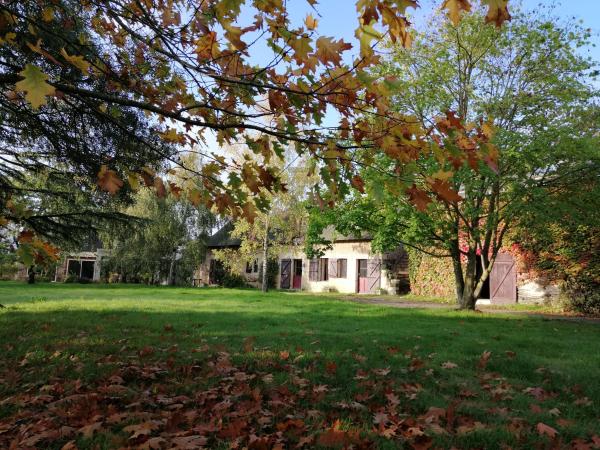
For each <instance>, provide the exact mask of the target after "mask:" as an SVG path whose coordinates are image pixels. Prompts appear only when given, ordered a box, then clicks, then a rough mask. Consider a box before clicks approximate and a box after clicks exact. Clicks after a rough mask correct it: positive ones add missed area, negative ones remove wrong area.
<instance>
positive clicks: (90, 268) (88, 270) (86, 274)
mask: <svg viewBox="0 0 600 450" xmlns="http://www.w3.org/2000/svg"><path fill="white" fill-rule="evenodd" d="M80 278H81V279H83V280H93V279H94V261H81V277H80Z"/></svg>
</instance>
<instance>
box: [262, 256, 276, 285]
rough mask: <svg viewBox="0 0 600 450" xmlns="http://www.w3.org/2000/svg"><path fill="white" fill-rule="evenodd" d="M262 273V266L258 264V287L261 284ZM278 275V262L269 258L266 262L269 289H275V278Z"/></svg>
mask: <svg viewBox="0 0 600 450" xmlns="http://www.w3.org/2000/svg"><path fill="white" fill-rule="evenodd" d="M262 271H263V265H262V264H260V267H259V269H258V281H259V285H260V284H262ZM278 275H279V261H278V260H277V259H273V258H270V259H268V260H267V286H268V287H269V289H275V288H276V287H277V276H278Z"/></svg>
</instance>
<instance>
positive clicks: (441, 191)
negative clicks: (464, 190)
mask: <svg viewBox="0 0 600 450" xmlns="http://www.w3.org/2000/svg"><path fill="white" fill-rule="evenodd" d="M428 182H429V185H430V186H431V189H432V190H433V191H434V192H435V194H436V195H437V196H438V197H439V198H441V199H442V200H445V201H447V202H448V203H457V202H460V201H461V200H462V199H463V198H462V197H461V196H460V194H459V193H458V192H456V191H455V190H454V189H452V187H451V185H450V183H448V182H447V181H442V180H438V179H428Z"/></svg>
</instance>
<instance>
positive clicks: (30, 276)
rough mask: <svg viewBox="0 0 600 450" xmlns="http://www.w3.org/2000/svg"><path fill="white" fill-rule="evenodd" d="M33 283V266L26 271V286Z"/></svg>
mask: <svg viewBox="0 0 600 450" xmlns="http://www.w3.org/2000/svg"><path fill="white" fill-rule="evenodd" d="M34 283H35V268H34V267H33V266H31V267H29V270H28V271H27V284H34Z"/></svg>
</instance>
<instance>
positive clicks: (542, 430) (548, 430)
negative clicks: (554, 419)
mask: <svg viewBox="0 0 600 450" xmlns="http://www.w3.org/2000/svg"><path fill="white" fill-rule="evenodd" d="M535 429H536V430H537V432H538V434H539V435H540V436H544V435H545V436H548V437H549V438H550V439H554V438H555V437H556V435H557V434H558V431H557V430H556V429H554V428H552V427H551V426H549V425H546V424H545V423H542V422H540V423H538V424H537V425H536V426H535Z"/></svg>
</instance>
